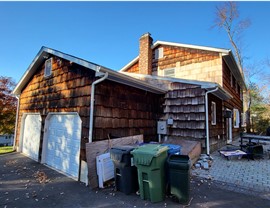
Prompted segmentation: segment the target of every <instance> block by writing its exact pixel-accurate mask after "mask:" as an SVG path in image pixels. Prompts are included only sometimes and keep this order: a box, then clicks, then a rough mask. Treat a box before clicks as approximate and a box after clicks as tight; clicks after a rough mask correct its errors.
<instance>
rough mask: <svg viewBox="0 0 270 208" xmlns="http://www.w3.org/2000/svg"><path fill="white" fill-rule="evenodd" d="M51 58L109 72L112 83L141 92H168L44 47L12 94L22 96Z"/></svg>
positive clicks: (97, 71) (96, 70)
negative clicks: (46, 61)
mask: <svg viewBox="0 0 270 208" xmlns="http://www.w3.org/2000/svg"><path fill="white" fill-rule="evenodd" d="M51 56H57V57H59V58H63V59H65V60H68V61H70V62H73V63H76V64H78V65H80V66H84V67H85V68H88V69H90V70H93V71H95V72H96V74H99V72H102V73H105V72H108V74H109V76H108V79H109V80H111V81H115V82H118V83H121V84H124V85H128V86H131V87H135V88H138V89H141V90H145V91H149V92H152V93H155V94H164V93H165V92H166V91H164V90H162V89H159V88H158V87H155V86H152V85H150V84H147V83H144V82H143V81H140V80H137V79H135V78H132V77H129V76H126V75H124V74H120V73H119V72H117V71H114V70H112V69H108V68H106V67H103V66H101V65H97V64H94V63H92V62H89V61H86V60H84V59H80V58H77V57H75V56H71V55H69V54H66V53H63V52H60V51H57V50H54V49H51V48H47V47H44V46H43V47H42V48H41V49H40V51H39V52H38V54H37V55H36V57H35V58H34V60H33V61H32V63H31V64H30V65H29V67H28V69H27V70H26V72H25V73H24V75H23V76H22V78H21V79H20V81H19V82H18V84H17V85H16V87H15V89H14V90H13V92H12V93H13V94H14V95H20V94H21V91H22V89H23V88H24V87H25V86H26V85H27V83H28V82H29V81H30V79H31V78H32V76H33V75H34V74H35V72H36V71H37V69H38V68H39V67H40V66H41V65H42V64H43V63H44V62H45V60H46V59H48V58H49V57H51Z"/></svg>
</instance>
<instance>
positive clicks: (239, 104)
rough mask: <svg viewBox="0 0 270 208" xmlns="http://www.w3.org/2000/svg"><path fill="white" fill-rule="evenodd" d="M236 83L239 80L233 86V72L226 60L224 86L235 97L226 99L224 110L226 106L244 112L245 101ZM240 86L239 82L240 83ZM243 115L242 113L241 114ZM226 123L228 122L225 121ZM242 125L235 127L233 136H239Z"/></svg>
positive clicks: (224, 64)
mask: <svg viewBox="0 0 270 208" xmlns="http://www.w3.org/2000/svg"><path fill="white" fill-rule="evenodd" d="M235 84H238V83H237V82H235V83H234V86H231V72H230V69H229V67H228V66H227V64H226V63H225V62H223V87H224V89H225V90H226V91H228V92H229V93H230V94H231V95H232V96H233V99H230V100H228V101H224V104H223V106H224V110H225V109H226V108H228V109H231V110H233V109H234V108H236V109H238V110H239V113H242V112H243V101H242V100H241V99H240V93H239V91H238V90H236V87H235ZM238 86H239V84H238ZM240 115H241V114H240ZM225 124H226V122H225ZM241 130H242V129H241V127H240V125H239V128H234V127H233V132H232V133H233V138H235V137H238V136H239V133H240V131H241Z"/></svg>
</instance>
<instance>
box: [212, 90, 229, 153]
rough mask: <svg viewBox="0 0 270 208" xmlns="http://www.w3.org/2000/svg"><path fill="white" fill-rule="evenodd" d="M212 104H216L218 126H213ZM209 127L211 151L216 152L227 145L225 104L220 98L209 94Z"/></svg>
mask: <svg viewBox="0 0 270 208" xmlns="http://www.w3.org/2000/svg"><path fill="white" fill-rule="evenodd" d="M212 102H215V103H216V124H214V125H213V124H212V119H211V115H212V111H211V105H212ZM208 109H209V111H208V118H209V119H208V125H209V138H210V139H209V141H210V149H211V150H212V151H213V150H216V149H218V148H220V147H222V146H223V145H224V144H225V143H226V135H225V134H226V131H225V129H224V127H225V124H226V122H225V120H224V116H223V104H222V100H221V99H219V98H218V97H216V96H214V95H212V94H209V95H208Z"/></svg>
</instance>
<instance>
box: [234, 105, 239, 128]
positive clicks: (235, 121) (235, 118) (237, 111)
mask: <svg viewBox="0 0 270 208" xmlns="http://www.w3.org/2000/svg"><path fill="white" fill-rule="evenodd" d="M239 123H240V116H239V110H238V109H236V108H234V109H233V127H234V128H239Z"/></svg>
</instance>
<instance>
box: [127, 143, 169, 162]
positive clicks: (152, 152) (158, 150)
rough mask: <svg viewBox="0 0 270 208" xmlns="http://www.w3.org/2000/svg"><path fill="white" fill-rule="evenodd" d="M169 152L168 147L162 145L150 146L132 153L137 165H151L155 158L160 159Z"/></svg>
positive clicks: (142, 147)
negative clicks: (160, 156)
mask: <svg viewBox="0 0 270 208" xmlns="http://www.w3.org/2000/svg"><path fill="white" fill-rule="evenodd" d="M167 150H168V147H167V146H162V145H160V144H148V145H144V146H140V147H138V148H136V149H134V150H133V151H131V154H132V155H133V156H134V162H135V164H137V165H150V164H151V162H152V159H153V158H154V157H158V156H159V155H160V154H162V153H163V152H166V151H167Z"/></svg>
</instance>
